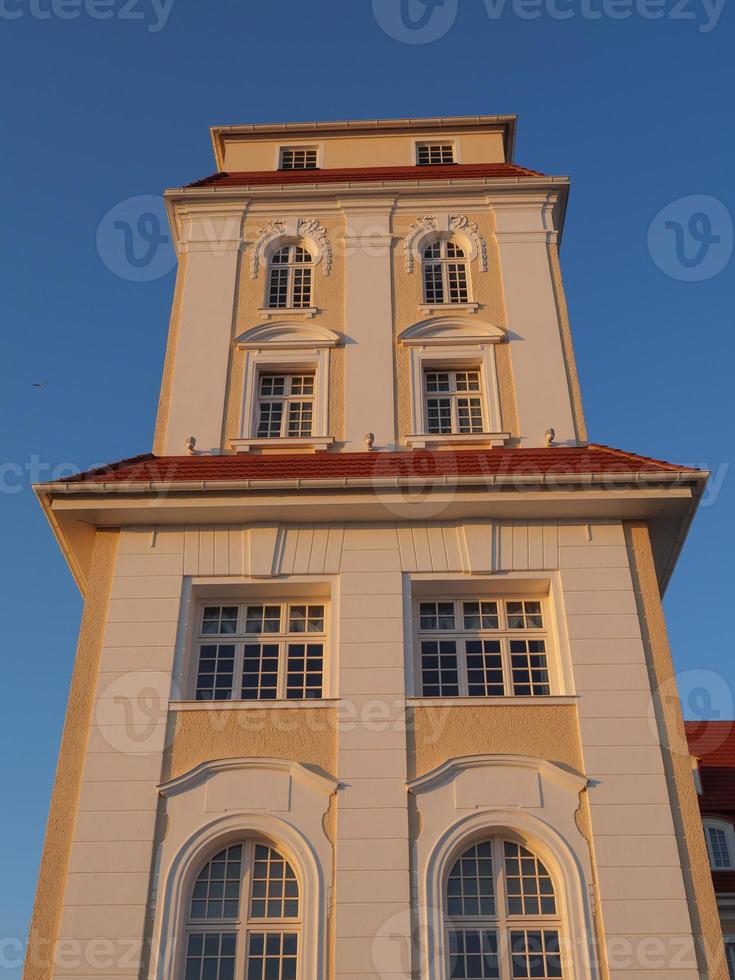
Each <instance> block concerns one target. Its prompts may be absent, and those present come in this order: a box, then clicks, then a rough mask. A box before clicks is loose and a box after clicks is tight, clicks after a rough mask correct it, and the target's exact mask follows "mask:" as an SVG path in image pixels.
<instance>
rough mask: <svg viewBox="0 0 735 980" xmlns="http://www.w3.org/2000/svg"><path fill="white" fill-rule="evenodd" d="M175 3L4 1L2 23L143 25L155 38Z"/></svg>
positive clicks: (0, 4)
mask: <svg viewBox="0 0 735 980" xmlns="http://www.w3.org/2000/svg"><path fill="white" fill-rule="evenodd" d="M174 3H175V0H0V20H21V19H22V18H24V17H27V18H30V19H31V20H78V19H79V18H80V17H89V18H91V19H92V20H113V19H114V20H118V21H128V20H129V21H143V22H144V23H145V24H146V27H147V30H148V31H149V33H151V34H157V33H158V32H159V31H162V30H163V29H164V27H165V26H166V24H167V23H168V19H169V17H170V16H171V11H172V9H173V5H174Z"/></svg>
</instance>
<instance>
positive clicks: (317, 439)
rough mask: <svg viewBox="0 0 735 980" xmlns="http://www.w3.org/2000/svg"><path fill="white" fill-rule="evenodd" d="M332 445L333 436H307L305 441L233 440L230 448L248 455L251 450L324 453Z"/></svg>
mask: <svg viewBox="0 0 735 980" xmlns="http://www.w3.org/2000/svg"><path fill="white" fill-rule="evenodd" d="M333 445H334V437H333V436H309V437H308V438H305V439H289V438H288V437H286V436H284V437H283V438H282V439H233V440H232V448H233V449H234V450H236V451H237V452H238V453H249V452H250V451H251V450H253V449H284V450H285V449H313V450H314V451H315V452H325V451H326V450H327V449H329V447H330V446H333Z"/></svg>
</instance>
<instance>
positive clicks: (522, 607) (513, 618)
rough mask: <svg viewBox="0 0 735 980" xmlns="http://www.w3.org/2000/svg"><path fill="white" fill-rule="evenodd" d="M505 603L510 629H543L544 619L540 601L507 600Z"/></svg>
mask: <svg viewBox="0 0 735 980" xmlns="http://www.w3.org/2000/svg"><path fill="white" fill-rule="evenodd" d="M505 605H506V612H507V615H508V629H511V630H524V629H525V630H531V629H543V626H544V620H543V616H542V614H541V603H540V602H537V601H527V602H526V601H524V602H507V603H506V604H505Z"/></svg>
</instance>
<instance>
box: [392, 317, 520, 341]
mask: <svg viewBox="0 0 735 980" xmlns="http://www.w3.org/2000/svg"><path fill="white" fill-rule="evenodd" d="M398 339H399V341H400V342H401V343H402V344H403V345H404V346H405V347H410V346H450V347H453V346H455V345H456V344H500V343H503V341H505V340H507V335H506V332H505V330H503V328H502V327H499V326H498V325H497V324H495V323H487V322H485V321H482V320H475V319H474V318H473V319H472V321H468V320H466V319H464V317H458V316H439V317H436V316H435V317H430V318H428V319H426V320H420V321H418V323H414V324H412V325H411V326H410V327H407V328H406V329H405V330H404V331H403V332H402V333H401V334H400V336H399V337H398Z"/></svg>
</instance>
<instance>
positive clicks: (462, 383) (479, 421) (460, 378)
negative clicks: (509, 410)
mask: <svg viewBox="0 0 735 980" xmlns="http://www.w3.org/2000/svg"><path fill="white" fill-rule="evenodd" d="M424 411H425V416H426V433H427V435H467V434H472V433H481V432H484V431H485V419H484V412H483V405H482V384H481V380H480V372H479V371H451V370H446V371H444V370H439V371H437V370H433V369H432V370H429V371H425V372H424Z"/></svg>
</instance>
